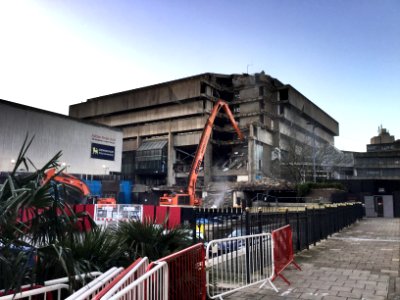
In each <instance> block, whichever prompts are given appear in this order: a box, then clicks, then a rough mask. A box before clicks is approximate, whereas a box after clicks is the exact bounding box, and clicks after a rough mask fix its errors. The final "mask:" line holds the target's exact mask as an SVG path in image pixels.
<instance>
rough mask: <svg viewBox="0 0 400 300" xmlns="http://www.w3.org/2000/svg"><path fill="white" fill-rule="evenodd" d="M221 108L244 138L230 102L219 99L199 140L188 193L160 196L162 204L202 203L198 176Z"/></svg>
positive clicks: (195, 204)
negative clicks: (197, 183) (197, 186)
mask: <svg viewBox="0 0 400 300" xmlns="http://www.w3.org/2000/svg"><path fill="white" fill-rule="evenodd" d="M221 108H223V109H224V111H225V113H226V114H227V116H228V118H229V120H230V122H231V124H232V126H233V128H234V129H235V131H236V133H237V135H238V137H239V139H241V140H243V139H244V137H243V134H242V132H241V131H240V129H239V126H238V125H237V123H236V121H235V118H234V117H233V114H232V112H231V110H230V109H229V106H228V104H227V103H226V102H225V101H224V100H222V99H219V100H218V101H217V102H216V103H215V104H214V107H213V109H212V111H211V114H210V116H209V117H208V119H207V122H206V124H205V126H204V129H203V133H202V135H201V138H200V141H199V145H198V146H197V150H196V154H195V156H194V159H193V162H192V167H191V168H190V173H189V180H188V186H187V193H185V194H173V195H164V196H163V197H161V198H160V204H161V205H191V206H199V205H201V198H197V197H196V182H197V177H198V175H199V171H200V167H201V164H202V163H203V158H204V154H205V152H206V150H207V145H208V142H209V140H210V136H211V132H212V128H213V124H214V121H215V118H216V116H217V114H218V112H219V111H220V109H221Z"/></svg>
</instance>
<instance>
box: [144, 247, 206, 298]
mask: <svg viewBox="0 0 400 300" xmlns="http://www.w3.org/2000/svg"><path fill="white" fill-rule="evenodd" d="M158 262H166V263H167V264H168V276H169V288H168V296H169V299H173V300H186V299H191V300H205V299H206V289H205V287H206V277H205V250H204V246H203V244H202V243H198V244H196V245H193V246H191V247H188V248H185V249H183V250H181V251H179V252H176V253H173V254H171V255H169V256H166V257H163V258H161V259H159V260H157V262H156V263H158ZM153 266H154V263H151V264H150V265H149V267H148V268H147V270H151V268H152V267H153Z"/></svg>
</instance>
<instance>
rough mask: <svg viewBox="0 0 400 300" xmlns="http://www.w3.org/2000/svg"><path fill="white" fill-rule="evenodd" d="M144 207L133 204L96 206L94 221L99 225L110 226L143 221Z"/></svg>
mask: <svg viewBox="0 0 400 300" xmlns="http://www.w3.org/2000/svg"><path fill="white" fill-rule="evenodd" d="M142 216H143V206H142V205H133V204H96V205H95V209H94V221H95V222H96V224H98V225H104V226H108V225H110V224H117V223H118V222H123V221H130V220H139V221H141V220H142Z"/></svg>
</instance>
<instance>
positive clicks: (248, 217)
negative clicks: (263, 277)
mask: <svg viewBox="0 0 400 300" xmlns="http://www.w3.org/2000/svg"><path fill="white" fill-rule="evenodd" d="M249 211H250V209H249V208H248V207H246V220H245V221H246V235H249V234H250V220H249V219H250V212H249ZM249 253H250V252H249V243H248V241H246V282H247V284H249V283H250V282H251V280H250V255H249Z"/></svg>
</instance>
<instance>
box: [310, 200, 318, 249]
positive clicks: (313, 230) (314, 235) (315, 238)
mask: <svg viewBox="0 0 400 300" xmlns="http://www.w3.org/2000/svg"><path fill="white" fill-rule="evenodd" d="M312 212H313V213H312V222H311V225H312V226H311V227H312V234H313V241H314V246H316V245H317V237H316V234H315V207H313V210H312Z"/></svg>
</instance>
